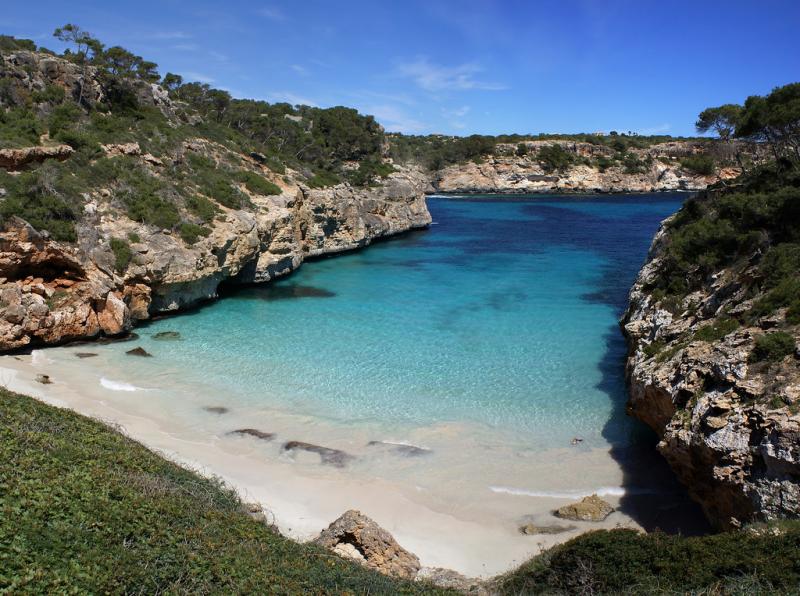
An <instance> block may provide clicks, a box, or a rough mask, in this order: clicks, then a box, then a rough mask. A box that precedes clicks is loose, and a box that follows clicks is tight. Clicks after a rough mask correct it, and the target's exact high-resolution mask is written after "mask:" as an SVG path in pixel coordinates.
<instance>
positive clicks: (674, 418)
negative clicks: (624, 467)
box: [622, 220, 800, 528]
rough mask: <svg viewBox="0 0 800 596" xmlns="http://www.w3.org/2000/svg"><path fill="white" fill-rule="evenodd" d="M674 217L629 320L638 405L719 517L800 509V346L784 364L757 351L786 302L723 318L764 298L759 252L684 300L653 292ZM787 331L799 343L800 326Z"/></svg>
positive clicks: (724, 521)
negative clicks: (755, 316)
mask: <svg viewBox="0 0 800 596" xmlns="http://www.w3.org/2000/svg"><path fill="white" fill-rule="evenodd" d="M670 221H671V220H667V222H665V224H664V225H662V228H661V230H660V231H659V232H658V234H657V235H656V237H655V239H654V241H653V245H652V247H651V249H650V253H649V256H648V260H647V263H646V264H645V266H644V267H643V269H642V270H641V272H640V273H639V276H638V279H637V280H636V283H635V285H634V287H633V289H632V290H631V293H630V304H629V306H628V310H627V312H626V313H625V315H624V317H623V319H622V324H623V327H624V332H625V335H626V337H627V339H628V342H629V347H630V355H629V357H628V362H627V375H628V378H629V382H630V400H629V403H628V409H629V411H630V413H631V414H632V415H633V416H635V417H636V418H639V419H640V420H643V421H644V422H646V423H647V424H648V425H649V426H650V427H652V428H653V429H654V430H655V431H656V432H657V433H658V435H659V436H660V437H661V441H660V443H659V444H658V449H659V451H660V452H661V453H662V454H663V455H664V457H665V458H666V459H667V461H668V462H669V463H670V465H671V467H672V469H673V470H674V471H675V473H676V474H677V476H678V477H679V479H680V480H681V481H682V482H683V483H684V484H685V485H686V486H687V487H688V489H689V492H690V494H691V495H692V496H693V497H694V498H695V499H696V500H697V501H698V502H699V503H700V504H701V505H702V506H703V508H704V510H705V513H706V515H707V516H708V518H709V519H710V520H711V521H712V522H713V523H715V524H716V525H717V526H719V527H722V528H730V527H737V526H739V525H740V524H741V523H742V522H745V521H749V520H752V519H770V518H774V517H780V516H794V517H797V516H800V415H798V414H799V413H800V368H799V367H798V361H797V358H798V357H800V353H798V352H796V353H795V354H790V355H788V356H786V357H784V358H783V359H782V360H780V361H778V362H774V363H754V362H752V360H751V359H749V356H750V354H751V352H752V350H753V347H754V344H755V341H756V339H757V338H759V337H761V336H763V335H764V334H765V333H768V332H770V330H771V329H772V328H773V327H775V326H776V325H778V324H781V323H783V322H784V319H785V315H786V309H785V308H784V309H782V310H779V311H778V312H777V313H776V314H775V315H772V316H768V317H762V318H761V319H760V320H757V321H756V322H755V323H749V322H747V319H746V317H743V319H744V320H745V323H744V324H741V325H733V326H732V328H731V329H725V328H724V327H723V326H722V325H723V323H724V321H726V320H728V321H730V318H731V317H737V316H740V315H742V314H743V313H746V312H747V311H748V310H749V309H750V308H751V307H752V305H753V303H754V299H755V298H757V295H755V294H754V290H753V287H752V285H751V282H752V280H753V279H754V278H757V272H756V269H755V266H756V264H757V263H758V258H759V254H758V253H755V254H754V255H753V256H752V258H751V259H750V260H746V262H745V263H744V264H743V265H741V266H737V267H727V268H724V269H721V270H719V271H717V272H715V273H714V274H713V275H712V276H710V277H709V279H708V280H707V281H706V283H705V284H704V286H703V287H702V289H701V290H699V291H696V292H693V293H691V294H689V295H688V296H686V297H685V298H684V299H683V300H682V302H681V303H680V304H678V305H668V304H667V303H666V301H665V300H663V299H660V298H659V296H657V295H655V294H654V293H653V292H651V291H648V287H650V286H651V285H652V283H653V281H654V280H656V279H658V277H659V276H661V275H663V269H664V263H665V250H666V247H667V246H668V245H669V242H670V229H669V224H670ZM704 329H705V330H706V331H708V330H710V329H721V331H720V332H719V333H718V335H721V336H722V337H721V338H714V339H713V340H708V339H704V338H706V337H708V333H705V334H704V333H702V331H703V330H704ZM786 330H787V331H788V333H789V334H790V335H792V336H793V337H794V339H795V345H797V341H798V340H800V331H799V330H798V328H797V326H796V325H795V326H794V327H792V326H789V327H788V328H786ZM698 332H700V333H699V335H698Z"/></svg>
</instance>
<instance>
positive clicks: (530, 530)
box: [519, 524, 577, 536]
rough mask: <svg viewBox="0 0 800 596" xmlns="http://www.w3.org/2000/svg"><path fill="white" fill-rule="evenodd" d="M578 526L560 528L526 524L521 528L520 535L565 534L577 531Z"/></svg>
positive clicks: (555, 525) (557, 526)
mask: <svg viewBox="0 0 800 596" xmlns="http://www.w3.org/2000/svg"><path fill="white" fill-rule="evenodd" d="M576 529H577V526H572V525H569V526H560V525H558V524H553V525H550V526H538V525H536V524H525V525H524V526H520V527H519V533H520V534H525V535H527V536H533V535H536V534H563V533H564V532H571V531H572V530H576Z"/></svg>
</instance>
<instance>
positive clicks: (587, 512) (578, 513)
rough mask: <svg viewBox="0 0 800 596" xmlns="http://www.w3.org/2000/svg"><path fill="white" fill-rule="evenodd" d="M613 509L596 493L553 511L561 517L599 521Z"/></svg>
mask: <svg viewBox="0 0 800 596" xmlns="http://www.w3.org/2000/svg"><path fill="white" fill-rule="evenodd" d="M613 511H614V508H613V507H612V506H611V505H610V504H609V503H607V502H606V501H604V500H603V499H601V498H600V497H598V496H597V495H592V496H590V497H584V498H583V499H581V500H580V501H578V502H577V503H571V504H570V505H564V506H563V507H559V508H558V509H556V510H555V511H554V512H553V513H554V515H555V516H556V517H560V518H562V519H570V520H573V521H593V522H599V521H603V520H604V519H605V518H607V517H608V516H609V515H611V514H612V513H613Z"/></svg>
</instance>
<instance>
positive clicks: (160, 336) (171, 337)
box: [153, 331, 181, 341]
mask: <svg viewBox="0 0 800 596" xmlns="http://www.w3.org/2000/svg"><path fill="white" fill-rule="evenodd" d="M180 338H181V334H180V333H178V332H177V331H159V332H158V333H156V334H155V335H153V339H155V340H158V341H175V340H177V339H180Z"/></svg>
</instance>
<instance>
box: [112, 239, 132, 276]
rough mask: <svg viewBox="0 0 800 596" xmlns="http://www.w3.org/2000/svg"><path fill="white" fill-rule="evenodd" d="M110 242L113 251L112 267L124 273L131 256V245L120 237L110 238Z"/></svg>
mask: <svg viewBox="0 0 800 596" xmlns="http://www.w3.org/2000/svg"><path fill="white" fill-rule="evenodd" d="M110 244H111V252H113V253H114V269H115V270H116V271H117V273H124V272H125V270H126V269H127V268H128V265H129V264H130V262H131V259H132V258H133V253H132V252H131V246H130V244H128V241H127V240H123V239H122V238H112V239H111V242H110Z"/></svg>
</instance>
